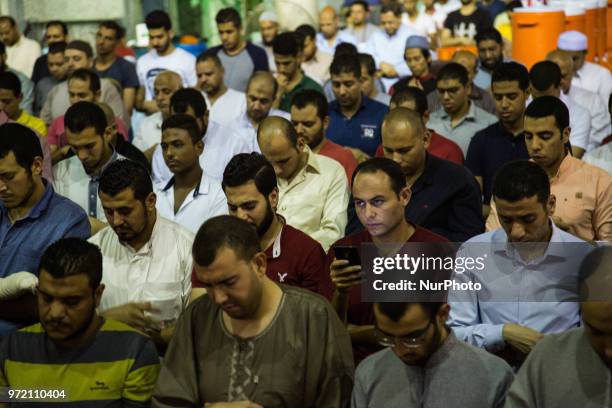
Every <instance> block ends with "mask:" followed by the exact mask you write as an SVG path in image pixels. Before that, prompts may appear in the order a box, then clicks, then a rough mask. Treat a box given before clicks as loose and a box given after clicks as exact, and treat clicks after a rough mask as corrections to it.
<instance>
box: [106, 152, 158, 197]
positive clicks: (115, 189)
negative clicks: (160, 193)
mask: <svg viewBox="0 0 612 408" xmlns="http://www.w3.org/2000/svg"><path fill="white" fill-rule="evenodd" d="M127 188H131V189H132V191H133V192H134V198H136V199H137V200H139V201H142V202H144V200H145V199H146V198H147V197H148V196H149V194H151V193H152V192H153V182H152V181H151V176H150V175H149V171H148V170H147V168H146V167H145V166H143V165H142V164H140V163H139V162H136V161H133V160H128V159H120V160H115V161H113V162H112V163H111V164H109V165H108V166H107V167H106V168H105V169H104V171H102V175H100V184H99V185H98V191H99V192H102V193H104V194H108V195H110V196H113V197H114V196H116V195H117V194H119V193H121V192H122V191H123V190H125V189H127Z"/></svg>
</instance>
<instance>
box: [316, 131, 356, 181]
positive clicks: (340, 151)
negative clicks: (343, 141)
mask: <svg viewBox="0 0 612 408" xmlns="http://www.w3.org/2000/svg"><path fill="white" fill-rule="evenodd" d="M319 154H320V155H321V156H326V157H329V158H330V159H334V160H335V161H337V162H338V163H340V164H341V165H342V167H344V171H345V172H346V178H347V180H348V182H349V183H350V182H351V179H352V178H353V172H354V171H355V169H356V168H357V160H356V159H355V156H353V152H351V151H350V150H349V149H347V148H345V147H342V146H340V145H339V144H337V143H334V142H332V141H331V140H327V139H326V140H325V141H323V146H321V149H320V150H319Z"/></svg>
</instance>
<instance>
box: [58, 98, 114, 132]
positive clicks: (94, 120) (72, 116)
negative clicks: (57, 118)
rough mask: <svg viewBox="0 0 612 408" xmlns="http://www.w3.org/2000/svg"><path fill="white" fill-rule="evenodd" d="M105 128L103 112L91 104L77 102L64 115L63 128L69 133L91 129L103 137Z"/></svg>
mask: <svg viewBox="0 0 612 408" xmlns="http://www.w3.org/2000/svg"><path fill="white" fill-rule="evenodd" d="M107 126H108V123H107V122H106V115H105V114H104V110H102V108H101V107H99V106H98V105H97V104H95V103H93V102H86V101H81V102H77V103H75V104H74V105H72V106H71V107H69V108H68V110H67V111H66V114H65V115H64V127H65V128H66V129H68V130H70V131H71V132H75V133H80V132H82V131H84V130H85V129H87V128H90V127H92V128H94V130H95V131H96V134H97V135H99V136H103V135H104V131H105V130H106V127H107Z"/></svg>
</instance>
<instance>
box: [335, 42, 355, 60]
mask: <svg viewBox="0 0 612 408" xmlns="http://www.w3.org/2000/svg"><path fill="white" fill-rule="evenodd" d="M357 54H359V51H358V50H357V47H356V46H355V44H351V43H350V42H343V43H340V44H338V45H337V46H336V50H335V51H334V58H336V57H339V56H340V55H352V56H357Z"/></svg>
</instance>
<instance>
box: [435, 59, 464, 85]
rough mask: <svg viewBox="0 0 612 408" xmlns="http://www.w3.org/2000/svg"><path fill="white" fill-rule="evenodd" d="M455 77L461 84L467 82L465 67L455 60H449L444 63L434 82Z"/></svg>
mask: <svg viewBox="0 0 612 408" xmlns="http://www.w3.org/2000/svg"><path fill="white" fill-rule="evenodd" d="M449 79H456V80H458V81H459V83H461V85H463V86H466V85H467V84H468V82H469V75H468V71H467V69H466V68H465V67H464V66H463V65H461V64H458V63H456V62H449V63H448V64H446V65H444V66H443V67H442V68H441V69H440V71H439V72H438V77H437V78H436V84H437V83H439V82H440V81H443V80H449Z"/></svg>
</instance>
